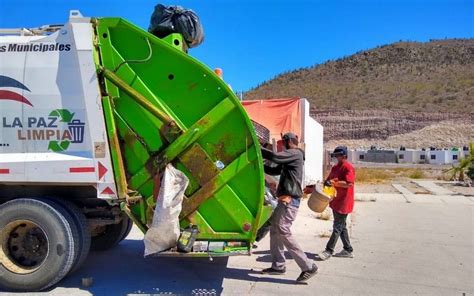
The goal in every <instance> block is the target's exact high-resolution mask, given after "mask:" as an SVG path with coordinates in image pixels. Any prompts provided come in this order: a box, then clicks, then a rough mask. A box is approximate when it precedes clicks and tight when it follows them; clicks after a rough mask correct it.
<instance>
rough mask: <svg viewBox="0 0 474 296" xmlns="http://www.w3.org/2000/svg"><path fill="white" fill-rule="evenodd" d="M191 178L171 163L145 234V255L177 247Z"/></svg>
mask: <svg viewBox="0 0 474 296" xmlns="http://www.w3.org/2000/svg"><path fill="white" fill-rule="evenodd" d="M188 183H189V180H188V178H187V177H186V175H185V174H183V173H182V172H181V171H179V170H177V169H175V168H174V167H173V166H172V165H171V164H168V165H167V166H166V170H165V173H164V174H163V178H162V179H161V186H160V192H159V194H158V199H157V201H156V207H155V214H154V215H153V222H152V224H151V227H150V228H149V229H148V231H147V232H146V234H145V256H149V255H152V254H156V253H159V252H162V251H165V250H167V249H169V248H172V247H175V246H176V244H177V241H178V238H179V234H180V228H179V214H180V212H181V203H182V202H183V197H184V191H185V190H186V187H187V186H188Z"/></svg>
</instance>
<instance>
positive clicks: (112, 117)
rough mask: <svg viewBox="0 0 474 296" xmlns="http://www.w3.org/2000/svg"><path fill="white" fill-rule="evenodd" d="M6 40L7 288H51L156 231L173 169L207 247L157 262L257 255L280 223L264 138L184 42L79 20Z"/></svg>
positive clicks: (2, 263) (15, 33) (2, 248)
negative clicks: (267, 226) (274, 221)
mask: <svg viewBox="0 0 474 296" xmlns="http://www.w3.org/2000/svg"><path fill="white" fill-rule="evenodd" d="M0 35H1V36H0V122H1V128H0V289H2V290H6V291H40V290H43V289H46V288H48V287H50V286H52V285H54V284H56V283H57V282H59V281H60V280H61V279H62V278H63V277H65V276H66V275H68V274H69V273H71V272H73V271H75V270H77V269H78V268H79V267H80V265H81V264H82V263H83V262H85V261H86V260H87V255H88V252H89V250H90V249H94V250H107V249H110V248H111V247H113V246H115V245H117V244H118V243H119V242H120V241H121V240H123V239H124V238H125V237H126V236H127V235H128V233H129V232H130V230H131V228H132V226H133V225H136V226H137V227H138V228H139V229H140V230H141V231H142V232H144V233H145V232H146V231H147V230H148V228H149V227H150V225H151V222H152V219H153V214H154V209H155V205H156V197H157V194H156V190H157V189H158V188H159V182H160V181H159V176H160V174H161V173H162V172H163V170H164V169H165V168H166V166H167V165H169V164H171V165H173V166H174V167H175V168H176V169H178V170H179V171H181V172H183V173H184V174H185V175H186V177H187V178H188V179H189V185H188V186H187V188H186V191H185V196H184V200H183V202H182V210H181V212H180V213H179V224H180V227H181V228H182V229H184V228H186V227H189V226H190V225H193V227H197V228H198V230H199V233H198V235H197V238H196V243H195V244H196V246H198V247H193V248H192V250H191V251H190V252H187V253H181V252H179V251H178V250H176V249H174V248H172V249H169V250H167V251H165V252H162V253H160V254H159V255H162V256H211V257H212V256H230V255H249V254H250V253H251V246H252V243H253V241H254V240H255V236H256V233H257V231H258V229H259V227H260V226H261V225H262V224H263V223H265V221H266V220H267V219H268V217H269V215H270V214H271V209H270V207H269V206H265V205H264V172H263V165H262V156H261V153H260V146H259V143H258V139H257V137H256V135H255V131H254V128H253V126H252V123H251V121H250V119H249V118H248V116H247V115H246V113H245V111H244V109H243V107H242V106H241V104H240V102H239V100H238V99H237V97H236V96H235V94H234V93H233V92H232V91H231V89H230V88H229V87H228V85H227V84H226V83H225V82H224V81H223V80H222V79H221V78H220V77H218V76H217V75H216V74H215V73H214V72H213V71H212V70H211V69H209V68H208V67H206V66H205V65H203V64H202V63H201V62H199V61H198V60H196V59H194V58H193V57H191V56H190V55H189V54H188V48H187V46H186V43H185V42H184V41H183V38H182V35H180V34H177V33H172V34H170V35H167V36H166V37H163V38H158V37H156V36H154V35H153V34H150V33H149V32H147V31H145V30H143V29H141V28H139V27H137V26H135V25H133V24H131V23H130V22H128V21H126V20H124V19H122V18H89V17H83V16H82V15H81V14H80V12H79V11H71V12H70V16H69V20H68V22H67V23H66V24H64V25H45V26H42V27H38V28H33V29H24V28H20V29H0Z"/></svg>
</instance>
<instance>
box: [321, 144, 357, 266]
mask: <svg viewBox="0 0 474 296" xmlns="http://www.w3.org/2000/svg"><path fill="white" fill-rule="evenodd" d="M331 156H332V157H336V158H337V164H336V165H334V166H333V167H332V169H331V172H330V173H329V176H328V177H327V178H326V181H325V185H329V186H334V187H335V188H336V197H334V199H333V200H332V201H331V202H330V203H329V206H330V207H331V209H332V212H333V215H334V225H333V231H332V235H331V238H330V239H329V241H328V243H327V245H326V250H324V251H323V252H321V253H320V254H318V257H319V258H318V259H319V260H327V259H329V258H331V257H332V256H333V253H334V248H335V247H336V243H337V240H338V239H339V237H341V240H342V244H343V246H344V249H343V250H342V251H341V252H339V253H337V254H334V257H343V258H353V257H354V255H353V254H352V251H353V249H352V246H351V243H350V241H349V232H348V231H347V228H346V218H347V215H348V214H350V213H351V212H352V210H353V208H354V181H355V172H354V167H353V166H352V164H351V163H350V162H349V161H348V160H347V148H346V147H344V146H338V147H336V149H334V152H333V153H331Z"/></svg>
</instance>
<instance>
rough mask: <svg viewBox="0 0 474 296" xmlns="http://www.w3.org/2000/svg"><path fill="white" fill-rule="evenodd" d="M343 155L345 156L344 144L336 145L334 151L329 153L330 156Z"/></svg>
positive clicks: (345, 148)
mask: <svg viewBox="0 0 474 296" xmlns="http://www.w3.org/2000/svg"><path fill="white" fill-rule="evenodd" d="M338 155H343V156H347V147H346V146H337V147H336V148H335V149H334V151H333V152H332V153H331V156H332V157H335V156H338Z"/></svg>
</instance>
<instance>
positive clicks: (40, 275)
mask: <svg viewBox="0 0 474 296" xmlns="http://www.w3.org/2000/svg"><path fill="white" fill-rule="evenodd" d="M77 239H78V238H77V232H75V226H74V225H71V224H70V222H69V221H68V220H67V218H66V217H64V215H63V214H61V212H60V211H58V210H57V209H55V207H53V206H51V205H50V204H48V203H47V202H45V201H43V200H35V199H30V198H22V199H16V200H12V201H9V202H6V203H4V204H2V205H1V206H0V263H1V264H0V289H4V290H7V291H41V290H43V289H46V288H48V287H50V286H52V285H54V284H56V283H57V282H59V281H60V280H61V279H62V278H63V277H64V276H66V275H67V273H68V272H69V271H70V270H71V268H72V265H73V263H74V259H75V253H74V249H75V247H74V242H75V241H77Z"/></svg>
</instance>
